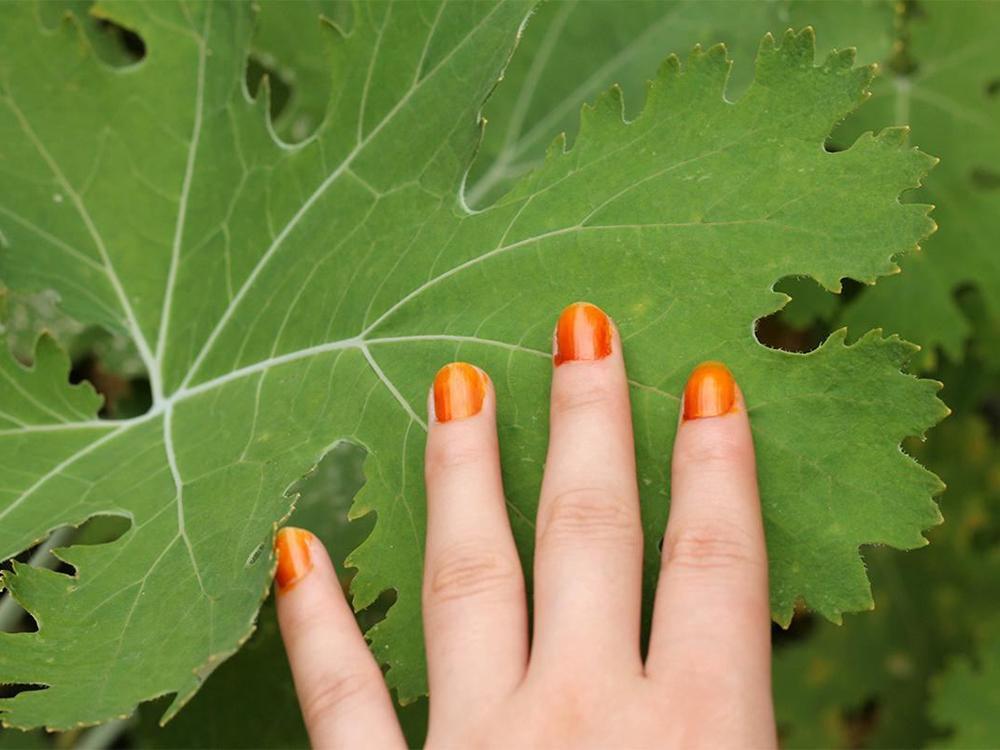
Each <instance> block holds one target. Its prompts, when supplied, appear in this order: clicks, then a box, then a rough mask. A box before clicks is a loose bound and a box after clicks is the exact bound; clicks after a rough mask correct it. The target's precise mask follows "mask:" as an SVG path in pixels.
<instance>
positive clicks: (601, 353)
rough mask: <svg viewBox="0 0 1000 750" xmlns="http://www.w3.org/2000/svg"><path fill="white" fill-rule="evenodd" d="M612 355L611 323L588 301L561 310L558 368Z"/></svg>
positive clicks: (556, 355)
mask: <svg viewBox="0 0 1000 750" xmlns="http://www.w3.org/2000/svg"><path fill="white" fill-rule="evenodd" d="M609 354H611V321H610V320H609V319H608V316H607V315H606V314H605V312H604V310H602V309H601V308H599V307H597V306H596V305H592V304H590V303H589V302H574V303H573V304H572V305H570V306H569V307H567V308H566V309H565V310H563V311H562V314H561V315H560V316H559V324H558V325H557V326H556V353H555V355H554V357H553V359H554V360H555V363H556V364H557V365H561V364H562V363H563V362H592V361H594V360H597V359H604V358H605V357H607V356H608V355H609Z"/></svg>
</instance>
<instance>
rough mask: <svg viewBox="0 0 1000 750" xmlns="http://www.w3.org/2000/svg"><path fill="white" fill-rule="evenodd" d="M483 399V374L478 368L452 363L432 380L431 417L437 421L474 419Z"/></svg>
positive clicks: (484, 383) (484, 395)
mask: <svg viewBox="0 0 1000 750" xmlns="http://www.w3.org/2000/svg"><path fill="white" fill-rule="evenodd" d="M485 397H486V373H484V372H483V371H482V370H480V369H479V368H478V367H473V366H472V365H470V364H466V363H465V362H452V363H451V364H448V365H445V366H444V367H442V368H441V369H440V370H438V374H437V375H436V376H435V377H434V416H435V417H437V421H438V422H451V421H452V420H453V419H465V418H466V417H473V416H475V415H476V414H478V413H479V410H480V409H482V408H483V399H484V398H485Z"/></svg>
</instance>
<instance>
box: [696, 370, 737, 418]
mask: <svg viewBox="0 0 1000 750" xmlns="http://www.w3.org/2000/svg"><path fill="white" fill-rule="evenodd" d="M735 401H736V381H734V380H733V374H732V373H731V372H729V368H728V367H726V366H725V365H724V364H722V363H721V362H702V363H701V364H700V365H698V366H697V367H696V368H694V372H692V373H691V377H690V378H688V382H687V387H686V388H685V389H684V419H701V418H702V417H718V416H719V415H720V414H726V413H727V412H729V411H730V410H732V408H733V403H734V402H735Z"/></svg>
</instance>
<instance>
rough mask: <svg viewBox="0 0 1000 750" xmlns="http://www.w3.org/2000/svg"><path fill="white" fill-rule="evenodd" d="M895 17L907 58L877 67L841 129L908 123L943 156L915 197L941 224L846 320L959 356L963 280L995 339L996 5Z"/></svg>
mask: <svg viewBox="0 0 1000 750" xmlns="http://www.w3.org/2000/svg"><path fill="white" fill-rule="evenodd" d="M901 7H902V6H901ZM901 23H902V28H903V30H904V31H903V33H904V36H903V37H902V38H901V42H902V43H905V49H906V56H905V59H904V60H900V61H897V62H896V63H895V65H893V64H890V65H887V66H885V67H884V71H883V75H881V76H880V77H879V79H878V80H877V81H876V85H875V86H874V96H873V98H872V101H871V102H870V103H869V104H868V106H866V107H865V108H864V109H863V110H861V111H860V112H859V113H858V115H856V116H854V117H852V118H851V119H850V120H849V121H848V123H846V125H845V129H844V131H843V132H842V133H841V134H839V135H840V136H842V137H843V138H844V139H845V140H846V142H850V140H852V139H853V137H854V136H855V135H856V134H857V133H859V132H861V131H863V130H866V129H868V128H870V127H872V126H874V125H875V124H876V123H878V125H882V124H884V123H886V122H895V123H898V124H910V125H911V126H912V128H913V134H914V137H915V138H916V139H918V140H919V142H920V144H921V145H922V146H923V147H925V148H927V149H929V150H931V151H932V152H933V153H934V154H936V155H938V156H940V157H941V164H940V165H939V166H938V167H937V168H936V169H935V170H934V172H933V173H932V174H931V175H930V177H929V178H928V180H927V183H926V186H925V187H924V188H923V189H922V190H921V192H920V193H919V195H918V196H917V199H918V200H920V201H927V202H931V203H934V204H936V205H937V210H936V212H935V218H936V220H937V221H938V223H939V224H940V225H941V229H940V231H939V232H938V233H937V234H935V236H934V237H933V238H931V240H930V241H929V242H928V243H927V246H926V248H925V252H923V253H919V254H915V255H913V256H910V257H909V258H906V259H904V260H903V261H902V263H901V266H902V268H903V273H902V274H900V276H899V277H898V278H891V279H886V280H884V281H882V282H880V283H879V284H878V285H877V286H876V287H875V288H873V289H871V290H866V291H865V293H864V294H862V295H860V296H859V298H858V299H857V300H856V301H854V302H853V303H852V304H851V305H850V306H849V308H848V310H847V312H846V314H845V315H844V322H845V323H846V324H848V325H849V326H850V327H851V329H852V331H853V330H856V331H857V332H858V333H861V332H863V331H866V330H868V329H869V328H871V327H873V326H876V325H877V326H884V327H885V328H886V330H889V331H894V332H897V333H899V334H900V335H902V336H904V337H906V338H907V339H909V340H911V341H915V342H917V343H920V344H921V345H926V346H927V347H928V348H930V349H932V350H933V348H934V347H940V348H941V349H942V350H943V351H944V352H945V353H946V354H947V355H948V356H949V357H950V358H951V359H952V360H960V359H961V358H962V356H963V345H964V342H965V340H966V339H967V338H968V337H969V335H970V333H971V332H972V328H971V326H970V324H969V322H968V321H967V320H966V318H965V316H964V315H963V314H962V311H961V310H960V309H959V306H958V304H957V303H956V301H955V298H954V294H955V292H956V290H957V289H958V288H960V287H962V286H963V285H972V286H975V287H976V288H977V289H978V290H979V291H980V293H981V295H982V299H983V301H984V302H985V308H984V313H985V314H986V316H987V319H988V320H991V321H993V322H992V331H991V336H990V338H988V339H987V340H986V345H987V347H988V348H989V349H991V350H993V351H995V350H996V349H997V347H998V343H1000V337H997V336H996V334H995V330H996V326H997V325H998V324H997V322H996V321H998V320H1000V252H998V251H997V241H996V238H997V237H998V236H1000V58H998V56H997V54H996V41H997V35H996V29H997V27H998V25H1000V4H998V3H995V2H989V1H988V0H982V1H973V2H961V3H947V2H927V3H921V4H919V6H918V7H916V8H911V9H910V12H909V13H908V14H907V16H906V17H905V18H903V19H902V20H901ZM987 330H988V331H990V329H987Z"/></svg>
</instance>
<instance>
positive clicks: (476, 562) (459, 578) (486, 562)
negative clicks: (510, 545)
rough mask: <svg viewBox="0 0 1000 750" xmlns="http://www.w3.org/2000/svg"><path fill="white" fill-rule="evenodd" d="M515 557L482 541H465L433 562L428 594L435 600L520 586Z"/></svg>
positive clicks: (473, 595) (495, 592)
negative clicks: (498, 550)
mask: <svg viewBox="0 0 1000 750" xmlns="http://www.w3.org/2000/svg"><path fill="white" fill-rule="evenodd" d="M517 582H518V575H517V568H516V566H515V565H514V563H513V561H511V560H510V559H508V557H507V556H506V555H503V554H501V553H499V552H497V551H495V550H491V549H490V548H489V547H487V546H485V545H483V544H474V543H465V544H461V545H458V546H455V547H452V548H450V549H448V550H445V551H444V552H442V553H441V554H440V555H438V556H437V557H436V558H434V559H433V560H432V561H431V562H430V571H429V575H428V577H427V595H428V599H429V600H430V602H432V603H441V602H448V601H452V600H455V599H468V598H470V597H479V596H489V595H490V594H497V593H501V592H508V591H510V590H512V588H514V587H516V586H517Z"/></svg>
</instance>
